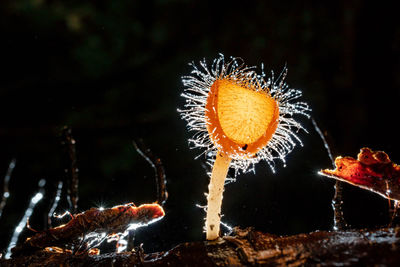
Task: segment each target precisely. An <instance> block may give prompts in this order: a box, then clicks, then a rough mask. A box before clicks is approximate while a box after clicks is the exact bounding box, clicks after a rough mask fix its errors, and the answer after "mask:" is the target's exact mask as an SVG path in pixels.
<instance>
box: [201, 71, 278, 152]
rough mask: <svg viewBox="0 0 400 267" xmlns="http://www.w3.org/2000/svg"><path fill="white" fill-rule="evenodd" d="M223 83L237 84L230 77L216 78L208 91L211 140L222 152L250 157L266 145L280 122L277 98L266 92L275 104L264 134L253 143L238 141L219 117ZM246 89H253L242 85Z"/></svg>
mask: <svg viewBox="0 0 400 267" xmlns="http://www.w3.org/2000/svg"><path fill="white" fill-rule="evenodd" d="M223 83H231V84H233V85H236V84H235V82H234V81H230V80H229V79H219V80H216V81H215V82H214V83H213V85H212V86H211V89H210V92H209V93H208V98H207V103H206V111H205V115H206V118H207V130H208V133H209V135H210V139H211V141H212V142H213V143H214V144H215V145H216V146H217V148H218V150H219V151H220V152H223V153H225V154H227V155H235V154H239V155H240V156H242V157H246V158H250V157H253V156H254V155H255V154H256V153H257V152H259V151H260V150H261V149H262V148H263V147H265V146H266V145H267V143H268V141H269V140H270V139H271V137H272V135H273V134H274V133H275V131H276V128H277V127H278V122H279V107H278V103H277V101H276V100H275V99H273V98H272V97H271V96H270V95H269V94H268V93H265V97H269V98H271V99H272V100H273V101H271V103H273V104H274V107H272V109H273V115H272V117H271V119H270V122H269V123H268V125H267V127H266V129H265V132H264V134H262V135H261V137H259V138H258V139H257V140H255V141H254V142H252V143H247V144H246V143H238V142H235V141H234V140H232V139H231V138H229V137H228V136H227V135H226V134H225V133H224V131H223V129H222V126H221V123H220V120H219V117H218V93H219V89H220V86H221V85H222V86H224V85H223ZM239 86H240V85H239ZM240 87H241V88H243V89H245V90H252V89H251V88H246V87H243V86H240Z"/></svg>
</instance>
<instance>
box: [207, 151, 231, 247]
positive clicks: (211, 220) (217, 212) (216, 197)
mask: <svg viewBox="0 0 400 267" xmlns="http://www.w3.org/2000/svg"><path fill="white" fill-rule="evenodd" d="M231 160H232V159H231V158H230V157H229V156H228V155H226V154H223V153H221V152H218V153H217V157H216V159H215V163H214V167H213V170H212V173H211V180H210V184H209V185H208V196H207V202H208V203H207V217H206V238H207V240H214V239H217V238H218V237H219V227H220V222H221V204H222V193H223V192H224V184H225V179H226V175H227V174H228V169H229V165H230V163H231Z"/></svg>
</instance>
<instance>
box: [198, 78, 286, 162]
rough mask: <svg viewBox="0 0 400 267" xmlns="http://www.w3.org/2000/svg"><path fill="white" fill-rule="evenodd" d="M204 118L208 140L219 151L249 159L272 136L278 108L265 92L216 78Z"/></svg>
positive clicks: (276, 124) (275, 102)
mask: <svg viewBox="0 0 400 267" xmlns="http://www.w3.org/2000/svg"><path fill="white" fill-rule="evenodd" d="M205 116H206V119H207V130H208V132H209V134H210V139H211V141H212V142H213V144H214V145H215V146H216V147H217V148H218V150H219V151H220V152H222V153H224V154H227V155H233V154H239V155H241V156H243V157H245V158H249V157H252V156H253V155H254V154H256V153H257V152H258V151H259V150H260V149H262V148H263V147H265V146H266V145H267V143H268V141H269V140H270V139H271V137H272V135H273V134H274V133H275V130H276V128H277V127H278V119H279V107H278V103H277V101H276V100H275V99H273V98H272V97H271V95H269V94H268V92H265V91H257V90H254V88H251V87H250V88H247V87H246V86H245V85H241V84H237V83H235V82H234V81H231V80H229V79H220V80H216V81H215V82H214V83H213V85H212V86H211V90H210V92H209V94H208V98H207V104H206V111H205Z"/></svg>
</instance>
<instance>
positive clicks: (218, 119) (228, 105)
mask: <svg viewBox="0 0 400 267" xmlns="http://www.w3.org/2000/svg"><path fill="white" fill-rule="evenodd" d="M191 65H192V66H193V70H192V75H190V76H184V77H182V82H183V84H184V86H185V92H184V93H183V94H182V96H183V97H184V98H186V105H185V109H183V110H178V111H179V112H180V113H181V116H182V118H183V119H185V120H186V121H187V122H188V128H189V130H190V131H194V132H195V134H194V135H193V138H191V139H189V143H191V144H193V145H194V147H200V148H204V149H205V150H204V153H205V154H206V157H207V158H208V160H209V161H210V163H211V164H212V165H213V169H212V173H211V180H210V184H209V187H208V190H209V192H208V195H207V202H208V205H207V216H206V226H205V228H206V236H207V240H214V239H216V238H218V237H219V230H220V220H221V218H220V214H221V204H222V193H223V191H224V184H225V179H226V176H227V173H228V170H229V168H230V167H232V168H233V169H235V175H236V174H237V173H238V172H239V171H242V172H248V171H251V170H253V171H254V165H255V164H256V163H258V162H259V161H261V160H265V161H266V162H267V163H268V164H269V166H270V167H271V169H272V170H273V171H274V160H275V159H280V160H282V161H283V162H285V157H286V155H287V154H288V153H290V151H292V150H293V148H294V147H295V145H296V143H300V144H301V141H300V139H299V138H298V137H297V135H296V133H295V132H294V131H293V130H294V129H296V130H298V129H303V127H302V126H301V124H299V123H298V122H297V121H296V120H294V118H293V115H296V114H301V115H305V116H307V117H308V116H309V115H308V114H309V112H310V108H309V107H308V105H307V103H304V102H295V101H294V100H295V99H297V98H299V97H300V96H301V91H300V90H296V89H292V88H289V86H288V85H287V84H286V83H285V82H284V79H285V77H286V71H287V70H286V68H285V69H284V70H283V72H282V73H281V75H279V77H278V78H277V79H276V80H275V78H274V75H273V73H272V77H271V78H269V79H268V80H265V79H264V77H265V74H264V72H263V71H262V73H261V74H258V73H256V72H255V70H254V69H255V67H247V66H245V65H244V64H243V63H242V62H241V60H240V59H238V58H232V59H231V61H230V62H229V63H225V59H224V56H223V55H220V57H218V58H217V59H215V60H214V62H213V64H212V65H211V67H208V66H207V64H206V62H205V61H201V62H200V66H201V67H197V66H196V65H194V64H193V63H192V64H191Z"/></svg>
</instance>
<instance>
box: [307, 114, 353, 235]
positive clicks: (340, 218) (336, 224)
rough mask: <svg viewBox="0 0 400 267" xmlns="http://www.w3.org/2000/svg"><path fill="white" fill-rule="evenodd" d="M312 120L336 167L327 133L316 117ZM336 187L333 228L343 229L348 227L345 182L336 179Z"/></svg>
mask: <svg viewBox="0 0 400 267" xmlns="http://www.w3.org/2000/svg"><path fill="white" fill-rule="evenodd" d="M311 121H312V123H313V125H314V129H315V131H316V132H317V133H318V134H319V136H320V137H321V140H322V142H323V143H324V146H325V149H326V151H327V153H328V156H329V158H330V159H331V162H332V167H333V168H335V160H334V159H333V156H332V151H331V149H330V146H329V144H328V141H327V140H326V137H325V135H324V134H323V133H322V131H321V129H320V128H319V127H318V124H317V122H316V121H315V120H314V118H312V119H311ZM334 188H335V194H334V196H333V198H332V209H333V229H334V230H343V229H345V228H346V227H347V223H346V221H345V219H344V215H343V182H340V181H338V180H336V182H335V185H334Z"/></svg>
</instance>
